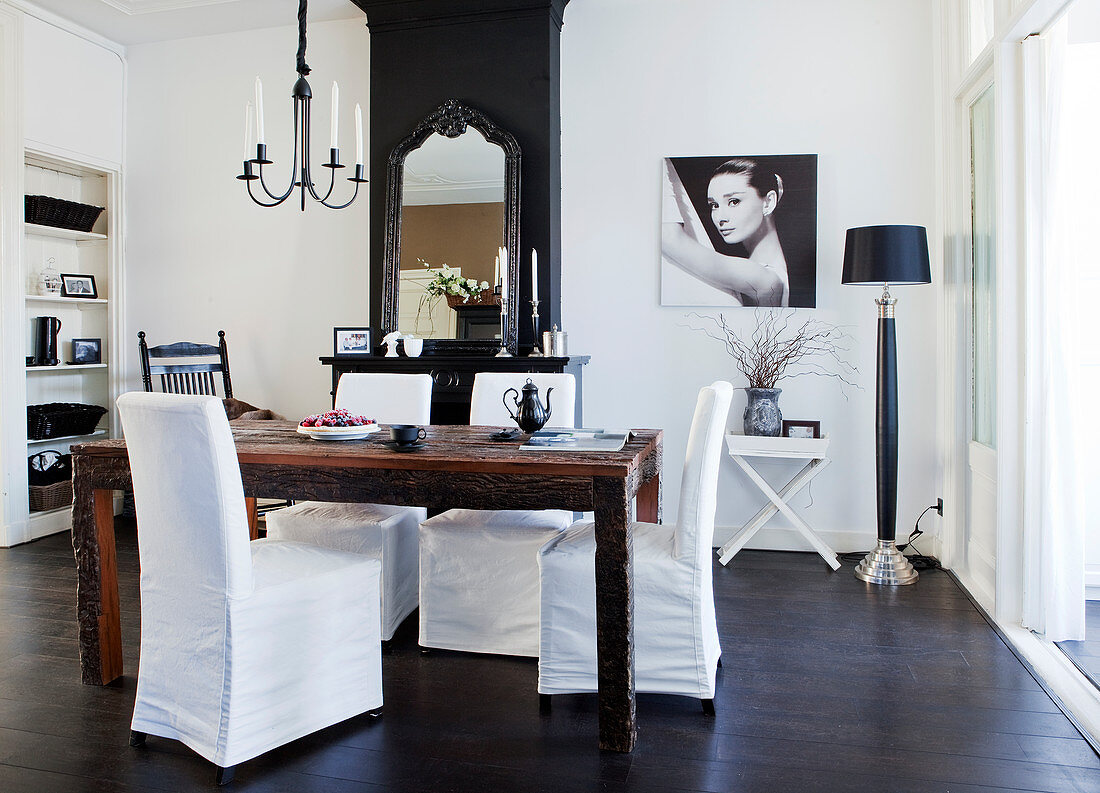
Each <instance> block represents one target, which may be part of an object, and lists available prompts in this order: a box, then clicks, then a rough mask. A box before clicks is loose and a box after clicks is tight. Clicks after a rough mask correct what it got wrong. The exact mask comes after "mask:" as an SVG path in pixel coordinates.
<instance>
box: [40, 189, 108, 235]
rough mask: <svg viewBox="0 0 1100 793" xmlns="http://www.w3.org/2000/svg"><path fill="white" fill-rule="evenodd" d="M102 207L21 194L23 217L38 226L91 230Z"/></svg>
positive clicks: (44, 196) (50, 197) (46, 196)
mask: <svg viewBox="0 0 1100 793" xmlns="http://www.w3.org/2000/svg"><path fill="white" fill-rule="evenodd" d="M102 211H103V207H94V206H92V205H91V204H78V203H77V202H76V201H66V200H65V199H63V198H54V197H52V196H48V195H26V196H23V219H24V220H25V221H26V222H27V223H35V224H37V225H39V226H55V227H57V228H62V229H70V230H72V231H91V230H92V226H94V225H95V222H96V221H97V220H98V219H99V213H100V212H102Z"/></svg>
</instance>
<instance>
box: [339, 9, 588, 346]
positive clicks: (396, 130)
mask: <svg viewBox="0 0 1100 793" xmlns="http://www.w3.org/2000/svg"><path fill="white" fill-rule="evenodd" d="M353 2H354V3H355V5H357V6H359V8H361V9H363V11H365V12H366V15H367V27H368V28H369V29H370V34H371V38H370V162H369V166H370V172H369V176H370V180H371V183H370V202H371V212H370V324H371V327H373V328H381V327H382V270H383V268H382V262H383V252H384V241H385V236H386V235H385V214H386V212H385V207H386V166H387V160H388V158H389V155H390V152H391V151H392V150H393V148H394V146H396V145H397V143H398V142H400V141H401V140H402V138H404V137H405V136H406V135H408V134H409V133H410V132H411V131H412V130H413V129H414V128H415V127H416V125H417V124H418V123H419V122H420V120H421V119H423V118H425V117H426V116H427V115H428V114H429V113H431V112H432V111H433V110H434V109H436V108H437V107H439V105H440V104H442V103H443V102H444V101H446V100H447V99H457V100H458V101H459V102H462V103H463V104H465V105H468V106H470V107H472V108H475V109H477V110H479V111H481V112H482V113H484V114H485V115H486V116H488V117H489V118H490V119H492V121H493V122H494V123H495V124H497V125H498V126H500V127H502V128H504V129H507V130H508V131H509V132H511V133H512V134H513V135H514V136H515V137H516V140H517V141H518V143H519V146H520V149H521V151H522V166H521V174H520V184H521V189H520V212H519V221H520V233H519V240H520V242H519V252H518V253H519V261H520V267H521V269H520V274H519V278H518V285H519V288H520V295H519V310H520V311H521V312H523V313H521V314H520V316H521V317H522V316H523V315H524V313H526V314H527V315H528V316H529V314H530V310H531V303H530V300H531V276H530V271H529V268H530V255H531V249H532V248H534V249H536V250H537V251H538V254H539V273H538V274H539V315H540V322H541V325H542V329H544V330H549V329H550V327H551V325H553V324H557V325H558V326H559V327H560V326H561V109H560V86H559V62H560V45H559V42H560V33H561V26H562V16H563V13H564V11H565V6H566V4H567V2H568V0H353ZM519 334H520V335H519V348H520V350H521V351H522V350H526V349H530V348H531V346H532V344H533V341H534V338H533V335H532V329H531V323H530V321H526V322H524V321H521V322H520V323H519Z"/></svg>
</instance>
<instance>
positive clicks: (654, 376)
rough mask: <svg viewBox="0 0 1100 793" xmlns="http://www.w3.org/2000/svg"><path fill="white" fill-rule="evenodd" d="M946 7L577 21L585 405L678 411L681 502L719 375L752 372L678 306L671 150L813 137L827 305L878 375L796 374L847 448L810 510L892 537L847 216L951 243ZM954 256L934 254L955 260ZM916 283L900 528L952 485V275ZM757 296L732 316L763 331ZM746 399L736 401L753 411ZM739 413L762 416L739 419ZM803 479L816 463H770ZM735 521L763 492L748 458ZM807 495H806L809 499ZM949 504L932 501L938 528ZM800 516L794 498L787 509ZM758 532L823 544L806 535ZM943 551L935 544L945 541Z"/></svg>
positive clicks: (641, 0) (809, 3)
mask: <svg viewBox="0 0 1100 793" xmlns="http://www.w3.org/2000/svg"><path fill="white" fill-rule="evenodd" d="M933 115H934V114H933V43H932V4H930V3H927V2H926V1H925V0H884V1H882V2H875V3H868V2H866V1H865V0H833V2H829V3H821V2H818V1H817V0H785V1H784V2H780V3H774V2H764V1H763V0H759V1H757V2H738V3H731V2H728V1H727V0H678V1H677V2H675V3H669V2H662V1H661V0H583V1H578V2H574V3H571V4H570V5H569V8H568V9H567V12H566V15H565V27H564V30H563V33H562V161H563V165H562V168H563V174H562V180H563V197H562V236H563V240H562V249H563V253H562V262H563V264H562V292H563V305H562V314H563V322H564V326H565V329H566V330H567V331H568V332H569V335H570V340H569V344H570V350H571V351H572V352H574V353H583V354H590V355H591V356H592V362H591V364H590V365H589V366H588V367H587V371H586V372H585V388H584V393H585V423H586V424H589V425H595V426H598V425H600V424H605V423H606V424H610V425H615V426H622V425H633V426H644V427H654V426H656V427H663V428H664V429H665V431H666V436H665V437H666V440H665V461H666V467H665V483H666V484H665V512H666V518H667V519H672V518H673V517H674V516H675V513H676V508H677V498H678V491H679V466H680V464H681V462H682V460H683V454H684V447H685V443H686V436H687V428H688V424H689V421H690V417H691V410H692V408H693V406H694V403H695V397H696V393H697V390H698V388H699V387H700V386H702V385H705V384H707V383H709V382H711V381H712V380H715V379H718V378H724V379H729V380H732V381H733V382H734V385H736V386H738V387H741V386H743V385H744V380H743V378H741V377H740V375H738V373H737V372H736V370H735V369H734V368H733V366H732V363H731V360H730V359H729V357H728V356H727V355H726V354H725V352H724V350H723V348H722V346H721V345H720V344H719V343H718V342H716V341H711V340H709V339H707V338H705V337H704V336H703V335H702V334H700V333H698V332H695V331H692V330H690V329H688V328H686V327H684V326H683V325H684V323H685V321H686V320H685V315H686V313H687V310H686V309H682V308H662V307H661V306H660V305H659V286H660V285H659V277H658V257H659V253H658V251H659V229H660V195H661V186H660V171H659V166H660V158H661V157H663V156H667V155H721V154H731V155H732V154H767V153H775V154H803V153H817V154H818V155H820V160H819V175H818V180H819V188H818V190H819V214H818V286H817V290H818V291H817V305H818V309H817V310H816V311H814V312H812V314H811V312H809V311H800V312H799V315H800V316H811V315H812V316H814V317H815V318H817V319H821V320H824V321H828V322H832V323H835V324H840V325H849V326H851V330H852V333H853V335H854V336H855V338H856V340H857V349H856V356H857V363H858V365H859V367H860V370H861V375H860V377H859V381H860V383H861V384H862V385H863V388H864V390H863V391H862V392H860V391H856V392H854V393H851V394H850V395H849V399H848V400H847V401H846V400H845V398H844V397H843V396H842V394H841V392H840V390H839V388H838V386H837V385H836V384H835V383H834V382H832V381H830V380H826V379H822V378H813V377H805V378H798V379H794V380H790V381H786V382H781V383H780V385H781V386H782V387H783V395H782V397H781V400H780V407H781V408H782V410H783V413H784V415H785V416H786V417H787V418H799V419H820V420H821V422H822V430H823V432H827V433H828V434H829V435H830V436H831V437H832V443H831V446H830V454H831V456H832V458H833V465H832V466H831V467H830V468H828V469H826V471H825V472H824V473H823V474H822V475H821V476H820V477H819V478H818V479H817V481H816V482H815V483H814V485H813V488H812V491H811V492H812V499H813V505H812V506H810V507H809V508H807V509H805V514H806V516H807V517H808V519H809V521H810V523H811V524H812V525H813V526H815V528H817V529H819V530H822V534H823V535H824V536H825V537H826V539H827V540H828V541H830V542H832V543H833V544H834V548H835V549H836V550H838V551H841V550H859V549H863V548H868V547H870V546H871V545H873V541H874V536H875V527H876V522H875V514H876V512H875V451H874V450H875V338H876V336H875V334H876V307H875V305H874V302H873V300H874V298H875V296H876V292H875V290H873V289H868V288H858V287H842V286H841V285H840V270H841V258H842V254H843V245H844V232H845V229H847V228H849V227H852V226H862V225H869V224H876V223H914V224H920V225H927V226H929V227H930V234H929V236H930V238H932V239H935V234H936V229H934V228H932V224H933V222H934V206H935V205H934V197H933V177H934V169H933V162H932V159H933V141H934V129H933ZM938 271H939V263H938V262H933V278H934V280H936V279H937V278H938ZM895 296H896V297H897V298H899V302H898V306H897V311H898V320H897V322H898V355H899V361H900V377H899V389H900V411H901V425H900V430H901V436H900V437H901V440H900V444H901V449H900V473H899V497H898V516H899V517H898V536H899V539H903V538H904V537H907V536H908V533H909V530H910V528H911V526H912V521H913V520H914V518H915V517H916V515H917V514H918V513H919V511H920V510H921V509H923V507H924V506H926V505H928V504H932V503H934V502H935V499H936V497H937V495H939V494H938V493H937V480H936V460H935V420H936V416H935V393H936V390H935V388H936V378H937V363H936V360H935V337H936V328H935V320H934V317H935V314H936V310H935V306H936V287H930V286H924V287H902V288H898V289H896V290H895ZM753 317H754V312H753V311H751V310H747V309H740V310H736V309H735V310H731V311H729V312H728V313H727V318H730V319H731V320H732V321H733V322H734V323H736V324H738V325H740V326H741V327H745V328H747V327H750V326H751V324H752V322H753ZM743 408H744V396H743V392H742V395H741V396H739V397H738V398H737V399H736V400H735V402H734V406H733V409H732V411H731V414H730V426H731V427H735V428H739V427H740V423H741V422H740V419H741V411H742V410H743ZM738 431H740V430H739V429H738ZM761 469H762V470H764V473H765V476H768V477H770V478H772V479H773V481H775V483H776V484H782V483H783V482H785V481H786V479H787V478H789V477H790V476H791V475H792V474H793V473H794V471H795V470H796V469H797V466H795V465H793V464H791V463H785V462H772V463H767V464H762V465H761ZM719 487H720V496H719V513H718V520H717V523H718V525H719V527H720V528H719V529H718V532H717V534H718V536H719V539H721V538H722V535H723V534H726V533H728V531H729V530H730V529H731V527H736V526H740V525H741V524H742V523H743V522H744V521H745V520H747V519H748V518H749V517H751V516H752V515H753V514H754V513H755V512H756V510H757V509H758V508H759V507H760V506H761V505H762V498H763V497H762V496H761V495H760V494H759V493H757V492H755V491H754V490H753V489H751V485H748V484H746V481H745V478H744V476H743V475H742V474H741V473H740V472H739V471H738V470H737V469H736V467H735V466H734V465H733V464H732V461H727V462H726V464H724V466H723V470H722V476H721V480H720V484H719ZM809 502H810V497H809V496H808V495H807V494H806V493H805V492H804V493H803V494H801V495H800V496H799V497H797V498H796V500H795V502H794V503H795V505H796V508H798V509H803V508H806V506H807V504H809ZM936 520H937V519H936V517H935V515H934V514H932V515H931V516H930V517H926V518H925V523H924V526H925V528H927V529H933V528H935V521H936ZM769 526H772V527H782V526H789V524H788V523H786V521H785V520H784V519H783V518H782V517H781V516H780V517H776V518H774V519H773V521H772V523H771V524H769ZM758 538H759V542H757V543H756V544H755V545H754V546H753V547H764V546H768V547H784V545H786V544H787V543H789V546H788V547H792V548H808V546H807V545H805V544H803V543H802V542H801V541H800V540H799V539H798V538H797V537H796V536H795V535H793V533H791V532H776V531H772V532H770V533H766V532H762V533H761V534H760V535H758ZM921 550H923V551H924V552H929V551H931V550H932V548H931V543H930V542H929V541H927V540H926V541H925V542H924V543H923V546H922V548H921Z"/></svg>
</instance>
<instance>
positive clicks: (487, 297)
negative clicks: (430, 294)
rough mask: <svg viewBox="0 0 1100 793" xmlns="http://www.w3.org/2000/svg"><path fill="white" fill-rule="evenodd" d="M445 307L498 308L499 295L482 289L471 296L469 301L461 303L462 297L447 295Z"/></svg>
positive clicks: (490, 290)
mask: <svg viewBox="0 0 1100 793" xmlns="http://www.w3.org/2000/svg"><path fill="white" fill-rule="evenodd" d="M447 305H448V306H450V307H451V308H461V307H462V306H499V305H500V295H498V294H496V293H495V292H494V291H493V290H492V289H482V290H481V292H480V293H479V294H476V295H471V297H470V299H469V300H466V301H463V300H462V295H447Z"/></svg>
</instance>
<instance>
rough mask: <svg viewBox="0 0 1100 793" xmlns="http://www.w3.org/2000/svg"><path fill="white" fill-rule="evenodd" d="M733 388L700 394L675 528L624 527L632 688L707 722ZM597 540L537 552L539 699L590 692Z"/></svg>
mask: <svg viewBox="0 0 1100 793" xmlns="http://www.w3.org/2000/svg"><path fill="white" fill-rule="evenodd" d="M732 396H733V386H731V385H730V384H729V383H727V382H724V381H718V382H715V383H712V384H711V385H709V386H707V387H706V388H703V389H702V390H701V391H700V393H699V398H698V401H697V402H696V405H695V415H694V418H693V419H692V422H691V432H690V434H689V436H688V446H687V455H686V459H685V460H684V473H683V478H682V480H681V485H680V511H679V515H678V516H677V522H676V524H675V525H672V526H669V525H657V524H653V523H634V524H632V528H631V531H632V534H633V545H634V647H635V681H636V682H635V687H636V690H637V691H641V692H647V693H654V694H679V695H683V696H688V697H697V698H698V699H700V700H702V703H703V710H704V712H706V713H708V714H713V713H714V679H715V670H716V667H717V666H718V664H719V658H720V656H721V653H722V649H721V646H720V645H719V642H718V627H717V624H716V622H715V614H714V590H713V588H712V585H711V557H712V555H713V553H712V548H711V546H712V536H713V534H714V511H715V504H716V496H717V490H718V468H719V464H720V461H721V458H722V441H723V436H724V434H725V430H726V415H727V414H728V413H729V406H730V399H731V398H732ZM595 552H596V540H595V534H594V526H593V524H592V523H591V522H587V521H583V522H578V523H575V524H574V525H573V526H571V527H570V528H569V530H568V531H566V532H564V533H563V534H560V535H559V536H557V537H555V538H553V539H552V540H551V541H550V542H548V543H547V544H546V545H544V546H543V548H542V550H541V551H540V552H539V570H540V581H541V589H542V595H541V597H542V610H541V622H542V626H541V641H540V643H539V686H538V688H539V694H540V695H543V696H541V697H540V699H541V700H542V705H543V707H544V708H546V707H548V705H549V697H548V695H550V694H566V693H576V692H589V691H596V584H595Z"/></svg>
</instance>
